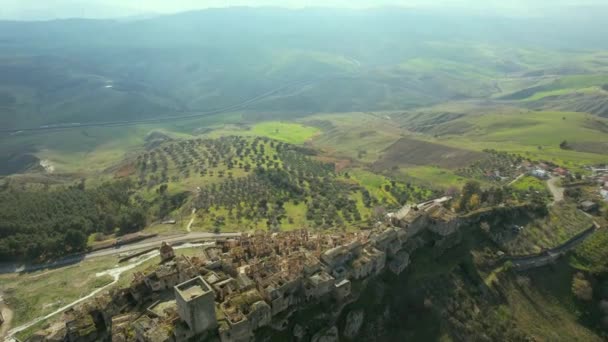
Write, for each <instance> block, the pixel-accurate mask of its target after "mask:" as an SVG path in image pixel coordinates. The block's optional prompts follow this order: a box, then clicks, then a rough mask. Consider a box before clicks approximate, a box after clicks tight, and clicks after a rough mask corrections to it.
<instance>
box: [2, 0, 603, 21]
mask: <svg viewBox="0 0 608 342" xmlns="http://www.w3.org/2000/svg"><path fill="white" fill-rule="evenodd" d="M605 3H606V0H0V19H16V20H39V19H55V18H69V17H87V18H100V17H101V18H104V17H106V18H107V17H119V16H133V15H146V14H161V13H174V12H180V11H188V10H194V9H204V8H210V7H227V6H280V7H308V6H314V7H318V6H326V7H350V8H365V7H377V6H404V7H446V6H449V7H460V8H466V9H471V10H475V11H480V10H481V11H491V12H503V13H507V14H532V15H533V14H539V13H542V9H543V8H551V9H556V8H558V9H559V8H560V7H561V8H566V7H568V6H573V5H578V6H580V5H599V4H605Z"/></svg>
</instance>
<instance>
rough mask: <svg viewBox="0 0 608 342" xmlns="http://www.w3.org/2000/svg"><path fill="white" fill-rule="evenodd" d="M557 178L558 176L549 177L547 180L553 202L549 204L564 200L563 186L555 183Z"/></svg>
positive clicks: (557, 180)
mask: <svg viewBox="0 0 608 342" xmlns="http://www.w3.org/2000/svg"><path fill="white" fill-rule="evenodd" d="M559 180H560V178H559V177H551V179H549V180H548V181H547V186H548V187H549V191H551V195H553V203H551V205H554V204H555V203H557V202H561V201H563V200H564V188H562V187H560V186H559V185H557V182H559Z"/></svg>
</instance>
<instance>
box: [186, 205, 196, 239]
mask: <svg viewBox="0 0 608 342" xmlns="http://www.w3.org/2000/svg"><path fill="white" fill-rule="evenodd" d="M195 214H196V209H192V218H191V219H190V222H188V225H187V226H186V230H187V231H188V233H190V232H191V231H192V230H190V228H191V227H192V224H193V223H194V219H195V218H196V215H195Z"/></svg>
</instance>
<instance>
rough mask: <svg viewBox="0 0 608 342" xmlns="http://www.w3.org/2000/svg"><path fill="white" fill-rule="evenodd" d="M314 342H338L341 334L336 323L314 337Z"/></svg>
mask: <svg viewBox="0 0 608 342" xmlns="http://www.w3.org/2000/svg"><path fill="white" fill-rule="evenodd" d="M311 341H312V342H338V341H340V336H339V334H338V328H337V327H336V326H335V325H334V326H333V327H331V328H329V329H327V330H325V331H321V332H318V333H317V334H315V335H314V336H313V337H312V340H311Z"/></svg>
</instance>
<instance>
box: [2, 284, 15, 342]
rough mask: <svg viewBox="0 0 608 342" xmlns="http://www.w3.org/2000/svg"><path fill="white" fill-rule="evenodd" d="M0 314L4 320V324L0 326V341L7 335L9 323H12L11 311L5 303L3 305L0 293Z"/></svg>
mask: <svg viewBox="0 0 608 342" xmlns="http://www.w3.org/2000/svg"><path fill="white" fill-rule="evenodd" d="M0 313H2V317H3V318H4V323H3V324H2V325H0V340H2V339H3V338H4V337H5V336H6V334H7V333H8V331H9V329H10V327H11V322H12V321H13V310H11V309H10V308H9V307H8V306H7V305H6V303H4V299H3V298H2V294H1V293H0Z"/></svg>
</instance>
